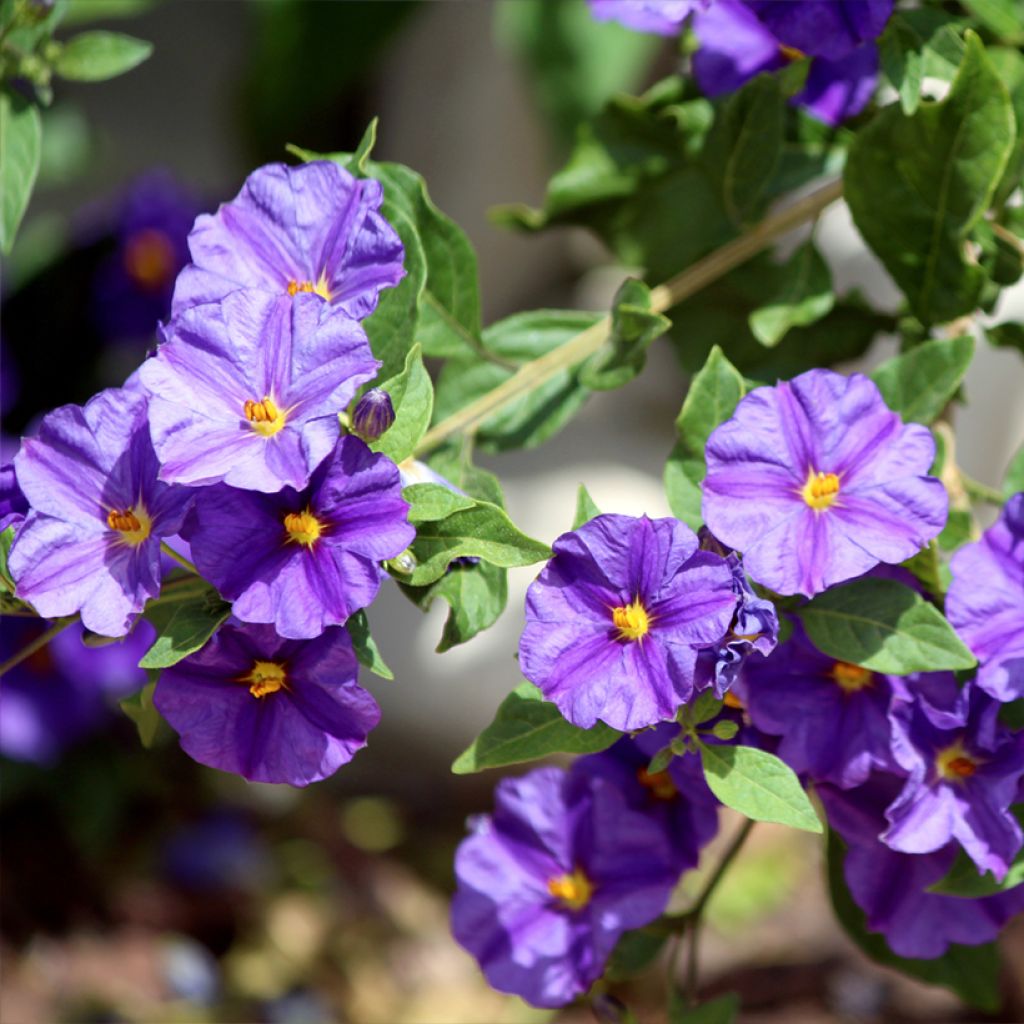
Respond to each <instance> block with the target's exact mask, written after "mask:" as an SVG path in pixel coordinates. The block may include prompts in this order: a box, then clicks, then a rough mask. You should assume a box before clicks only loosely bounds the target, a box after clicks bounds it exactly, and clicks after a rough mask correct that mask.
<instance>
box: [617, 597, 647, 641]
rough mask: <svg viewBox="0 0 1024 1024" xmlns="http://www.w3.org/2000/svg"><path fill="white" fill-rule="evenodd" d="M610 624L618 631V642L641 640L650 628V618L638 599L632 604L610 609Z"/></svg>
mask: <svg viewBox="0 0 1024 1024" xmlns="http://www.w3.org/2000/svg"><path fill="white" fill-rule="evenodd" d="M612 624H613V625H614V626H615V628H616V629H617V630H618V631H619V635H618V639H619V640H622V641H623V642H628V641H631V640H642V639H643V638H644V637H645V636H646V635H647V633H648V631H649V630H650V628H651V617H650V615H648V614H647V609H646V608H645V607H644V606H643V603H642V602H641V600H640V598H639V597H638V598H636V600H634V601H633V602H632V604H626V605H620V606H619V607H618V608H613V609H612Z"/></svg>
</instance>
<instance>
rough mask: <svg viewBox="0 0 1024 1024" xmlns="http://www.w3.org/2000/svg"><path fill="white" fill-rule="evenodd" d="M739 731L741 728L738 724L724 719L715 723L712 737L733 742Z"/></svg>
mask: <svg viewBox="0 0 1024 1024" xmlns="http://www.w3.org/2000/svg"><path fill="white" fill-rule="evenodd" d="M739 731H740V727H739V723H738V722H733V721H732V720H731V719H728V718H723V719H722V720H721V721H720V722H715V724H714V727H713V728H712V730H711V735H712V736H714V737H715V739H717V740H731V739H732V738H733V737H734V736H735V735H736V733H738V732H739Z"/></svg>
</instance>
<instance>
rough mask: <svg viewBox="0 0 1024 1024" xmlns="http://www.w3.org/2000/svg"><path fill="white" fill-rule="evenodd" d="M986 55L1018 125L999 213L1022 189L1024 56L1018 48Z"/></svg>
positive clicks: (998, 196) (997, 201) (996, 201)
mask: <svg viewBox="0 0 1024 1024" xmlns="http://www.w3.org/2000/svg"><path fill="white" fill-rule="evenodd" d="M987 53H988V58H989V60H990V61H992V65H993V67H995V69H996V72H997V73H998V75H999V77H1000V78H1001V79H1002V82H1003V85H1005V86H1006V88H1007V89H1008V90H1009V93H1010V102H1011V103H1012V104H1013V113H1014V117H1015V118H1016V121H1017V138H1016V142H1015V143H1014V146H1013V150H1012V151H1011V153H1010V159H1009V160H1008V161H1007V163H1006V170H1004V171H1003V177H1002V179H1001V180H1000V182H999V184H998V185H997V186H996V192H995V195H994V196H993V205H994V206H995V207H996V208H997V209H1002V208H1003V207H1005V205H1006V202H1007V200H1008V199H1009V198H1010V196H1011V195H1013V193H1014V192H1015V191H1016V190H1017V189H1018V188H1019V187H1020V184H1021V178H1022V176H1024V53H1021V50H1020V47H1019V46H1016V47H1009V46H990V47H988V49H987Z"/></svg>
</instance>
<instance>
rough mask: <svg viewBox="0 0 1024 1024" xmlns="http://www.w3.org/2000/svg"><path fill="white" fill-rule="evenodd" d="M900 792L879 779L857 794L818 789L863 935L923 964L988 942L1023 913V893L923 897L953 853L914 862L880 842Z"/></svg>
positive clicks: (952, 848)
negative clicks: (840, 842)
mask: <svg viewBox="0 0 1024 1024" xmlns="http://www.w3.org/2000/svg"><path fill="white" fill-rule="evenodd" d="M899 787H900V780H899V779H897V778H895V777H893V776H890V775H880V774H879V775H874V776H872V778H871V779H870V780H869V781H868V782H867V783H866V784H865V785H864V786H861V787H860V788H858V789H851V790H841V789H836V788H834V787H832V786H828V785H822V786H818V787H817V792H818V795H819V796H820V797H821V800H822V802H823V803H824V805H825V810H826V812H827V814H828V820H829V824H830V825H831V826H832V828H833V829H835V831H836V832H838V833H839V834H840V835H841V836H842V837H843V839H844V840H845V841H846V843H847V852H846V857H845V860H844V863H843V873H844V876H845V878H846V884H847V885H848V886H849V889H850V895H851V896H852V897H853V899H854V901H855V902H856V903H857V905H858V906H859V907H860V908H861V909H862V910H863V911H864V913H865V915H866V918H867V928H868V930H869V931H872V932H881V933H882V934H883V935H884V936H885V940H886V942H887V943H888V944H889V947H890V949H892V951H893V952H894V953H896V954H897V955H898V956H904V957H913V958H919V959H924V960H931V959H935V958H936V957H940V956H942V955H943V954H944V953H945V952H946V950H947V949H948V947H949V945H950V943H956V944H959V945H965V946H977V945H981V944H982V943H985V942H990V941H991V940H992V939H994V938H995V937H996V936H997V935H998V934H999V931H1000V930H1001V929H1002V927H1003V925H1004V924H1006V922H1007V921H1008V920H1009V919H1010V918H1011V917H1013V916H1014V915H1015V914H1017V913H1020V912H1021V911H1022V910H1024V886H1018V887H1017V888H1015V889H1010V890H1009V891H1008V892H1006V893H1000V894H999V895H997V896H986V897H984V898H982V899H961V898H959V897H955V896H943V895H941V894H937V893H930V892H926V890H927V889H928V887H929V886H931V885H934V884H935V883H936V882H938V881H939V880H940V879H942V878H944V877H945V876H946V875H947V874H948V873H949V869H950V868H951V867H952V865H953V862H954V861H955V860H956V856H957V845H956V843H949V844H947V845H945V846H943V847H941V848H939V849H937V850H936V851H935V852H933V853H927V854H921V855H912V854H906V853H897V852H895V851H894V850H891V849H889V847H887V846H886V845H884V843H881V842H879V840H878V833H879V832H880V831H882V830H883V829H884V828H885V817H884V813H883V812H884V808H885V807H886V805H887V804H888V803H890V802H891V800H892V798H893V797H894V796H895V795H896V794H897V793H898V792H899Z"/></svg>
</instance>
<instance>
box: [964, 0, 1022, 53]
mask: <svg viewBox="0 0 1024 1024" xmlns="http://www.w3.org/2000/svg"><path fill="white" fill-rule="evenodd" d="M963 5H964V7H966V8H967V10H969V11H970V12H971V14H973V15H974V16H975V17H976V18H977V19H978V21H980V22H981V23H982V25H984V26H985V28H987V29H988V30H989V31H990V32H992V33H993V34H994V35H997V36H999V37H1000V38H1001V39H1004V40H1006V41H1007V42H1018V43H1024V8H1022V7H1021V5H1020V2H1019V0H963Z"/></svg>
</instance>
